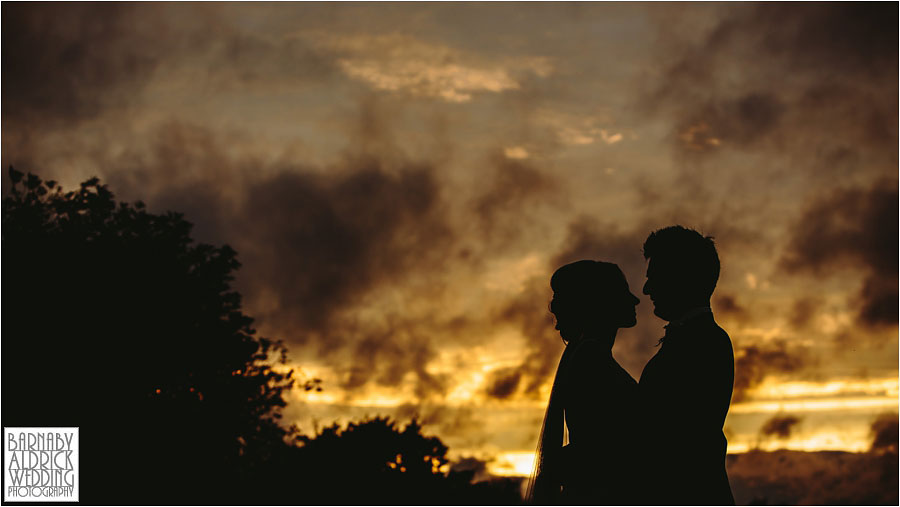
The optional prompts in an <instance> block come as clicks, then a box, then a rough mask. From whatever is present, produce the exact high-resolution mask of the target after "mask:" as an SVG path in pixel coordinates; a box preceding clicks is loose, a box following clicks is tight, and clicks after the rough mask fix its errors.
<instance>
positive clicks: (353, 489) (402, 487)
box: [296, 417, 522, 505]
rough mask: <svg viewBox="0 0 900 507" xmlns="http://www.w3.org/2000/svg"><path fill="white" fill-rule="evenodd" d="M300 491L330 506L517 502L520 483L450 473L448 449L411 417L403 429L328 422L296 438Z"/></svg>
mask: <svg viewBox="0 0 900 507" xmlns="http://www.w3.org/2000/svg"><path fill="white" fill-rule="evenodd" d="M297 440H298V442H299V444H300V447H299V448H298V449H297V451H296V452H297V463H299V464H301V466H303V467H305V468H303V472H302V475H303V477H304V481H305V484H304V493H305V494H307V495H309V496H310V497H311V498H315V499H316V502H317V503H329V504H340V505H347V504H376V505H383V504H394V505H429V504H432V505H433V504H451V505H463V504H475V505H489V504H493V505H511V504H519V503H521V501H522V497H521V488H520V484H521V479H518V478H516V479H506V478H494V479H492V480H490V481H484V482H481V483H477V484H471V481H472V476H473V472H472V471H463V472H457V471H455V470H451V469H450V466H449V465H450V463H449V460H448V459H447V456H446V455H447V446H446V445H444V444H443V443H442V442H441V440H440V439H439V438H437V437H429V436H425V435H423V434H422V426H421V425H420V424H419V423H418V422H417V421H416V420H415V419H413V420H412V421H411V422H409V423H408V424H407V425H406V426H405V427H404V428H403V429H402V430H401V429H400V428H399V427H398V426H397V424H396V423H395V422H394V421H392V420H391V419H389V418H387V417H375V418H370V419H365V420H363V421H360V422H351V423H349V424H348V425H347V426H346V428H343V429H342V428H341V427H340V426H339V425H337V424H333V425H331V426H328V427H326V428H324V429H322V430H321V431H320V432H319V433H318V434H317V435H316V436H314V437H306V436H298V437H297Z"/></svg>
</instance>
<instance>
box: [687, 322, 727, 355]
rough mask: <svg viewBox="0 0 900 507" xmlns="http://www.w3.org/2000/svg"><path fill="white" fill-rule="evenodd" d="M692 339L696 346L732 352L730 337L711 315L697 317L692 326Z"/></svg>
mask: <svg viewBox="0 0 900 507" xmlns="http://www.w3.org/2000/svg"><path fill="white" fill-rule="evenodd" d="M693 332H694V340H693V343H695V344H696V345H698V346H702V347H704V348H708V349H712V350H716V351H719V352H721V353H728V354H732V355H733V354H734V348H733V346H732V344H731V337H730V336H728V333H727V332H726V331H725V330H724V329H722V327H721V326H719V324H718V323H717V322H716V321H715V319H714V318H713V317H712V316H709V318H707V319H699V321H698V322H697V323H696V326H694V328H693Z"/></svg>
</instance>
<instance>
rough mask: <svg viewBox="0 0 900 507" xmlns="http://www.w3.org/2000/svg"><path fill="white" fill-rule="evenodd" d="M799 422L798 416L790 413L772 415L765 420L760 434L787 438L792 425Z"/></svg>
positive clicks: (792, 428) (792, 427)
mask: <svg viewBox="0 0 900 507" xmlns="http://www.w3.org/2000/svg"><path fill="white" fill-rule="evenodd" d="M799 423H800V418H798V417H795V416H792V415H785V416H781V415H774V416H772V418H771V419H769V420H768V421H766V423H765V424H764V425H763V427H762V429H760V430H759V432H760V434H761V435H763V436H767V437H771V436H774V437H777V438H788V437H789V436H791V432H793V430H794V426H796V425H797V424H799Z"/></svg>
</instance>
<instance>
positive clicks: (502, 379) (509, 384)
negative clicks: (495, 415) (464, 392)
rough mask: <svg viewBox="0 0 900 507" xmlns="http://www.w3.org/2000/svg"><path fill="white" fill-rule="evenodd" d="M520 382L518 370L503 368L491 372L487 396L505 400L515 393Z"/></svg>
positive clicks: (520, 376)
mask: <svg viewBox="0 0 900 507" xmlns="http://www.w3.org/2000/svg"><path fill="white" fill-rule="evenodd" d="M521 380H522V372H521V370H520V369H519V368H503V369H501V370H499V371H496V372H493V373H492V374H491V376H490V378H489V379H488V387H487V394H488V396H490V397H492V398H497V399H501V400H505V399H507V398H509V397H510V396H512V395H513V394H515V393H516V391H517V390H518V388H519V383H520V382H521Z"/></svg>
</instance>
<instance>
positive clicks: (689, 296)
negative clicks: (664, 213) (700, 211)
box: [638, 225, 734, 505]
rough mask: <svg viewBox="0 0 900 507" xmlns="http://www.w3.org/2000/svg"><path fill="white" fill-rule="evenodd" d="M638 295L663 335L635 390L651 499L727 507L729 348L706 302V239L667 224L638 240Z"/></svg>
mask: <svg viewBox="0 0 900 507" xmlns="http://www.w3.org/2000/svg"><path fill="white" fill-rule="evenodd" d="M644 257H645V258H646V259H648V260H649V264H648V265H647V283H646V284H645V285H644V294H647V295H649V296H650V299H651V300H652V301H653V313H654V314H656V316H657V317H659V318H661V319H663V320H666V321H668V322H669V324H668V325H667V326H666V334H665V336H664V337H663V338H662V339H661V340H660V344H661V346H660V348H659V350H658V351H657V353H656V355H655V356H653V358H652V359H651V360H650V362H648V363H647V365H646V366H645V367H644V371H643V373H642V374H641V379H640V383H639V384H638V390H639V394H640V403H641V410H642V415H643V419H644V421H645V422H646V424H647V426H646V429H645V433H644V434H645V435H646V439H645V443H646V444H647V445H646V448H645V453H644V456H646V458H647V459H648V461H649V463H648V465H647V466H648V471H649V472H650V473H651V475H650V480H651V481H652V483H653V485H652V487H650V488H648V489H649V490H652V493H651V497H650V498H647V499H646V502H647V503H650V504H667V505H679V504H693V505H729V504H730V505H733V504H734V497H733V496H732V494H731V486H730V485H729V483H728V475H727V473H726V471H725V450H726V447H727V444H728V443H727V441H726V440H725V434H724V433H723V431H722V426H723V424H724V422H725V415H726V414H727V413H728V406H729V405H730V404H731V393H732V389H733V387H734V350H733V349H732V346H731V339H730V338H729V337H728V334H727V333H726V332H725V331H724V330H723V329H722V328H720V327H719V326H718V325H717V324H716V321H715V320H714V319H713V314H712V310H711V309H710V306H709V300H710V297H711V296H712V293H713V291H714V290H715V288H716V282H717V281H718V278H719V256H718V254H717V253H716V246H715V244H714V243H713V241H712V238H710V237H704V236H702V235H701V234H700V233H698V232H697V231H695V230H693V229H686V228H684V227H682V226H680V225H674V226H671V227H666V228H664V229H660V230H658V231H655V232H653V233H651V234H650V236H649V237H648V238H647V241H646V242H644Z"/></svg>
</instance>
